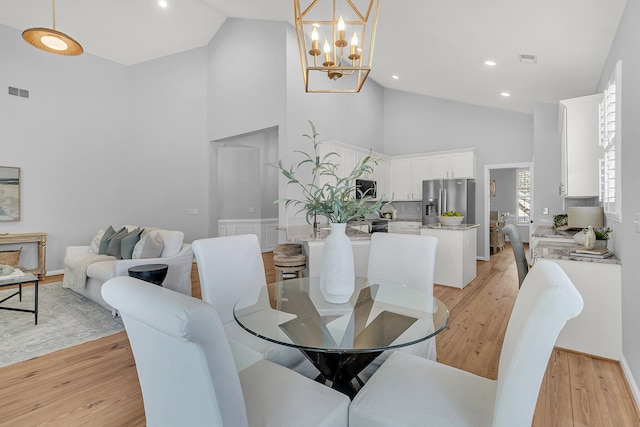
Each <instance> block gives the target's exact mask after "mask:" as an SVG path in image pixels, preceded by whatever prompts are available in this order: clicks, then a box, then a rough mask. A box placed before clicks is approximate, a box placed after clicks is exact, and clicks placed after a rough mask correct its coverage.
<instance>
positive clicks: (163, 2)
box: [158, 0, 169, 7]
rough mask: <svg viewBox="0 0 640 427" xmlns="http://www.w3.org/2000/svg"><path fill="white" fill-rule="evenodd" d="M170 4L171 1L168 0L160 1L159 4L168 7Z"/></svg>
mask: <svg viewBox="0 0 640 427" xmlns="http://www.w3.org/2000/svg"><path fill="white" fill-rule="evenodd" d="M168 5H169V3H167V1H166V0H160V1H158V6H160V7H167V6H168Z"/></svg>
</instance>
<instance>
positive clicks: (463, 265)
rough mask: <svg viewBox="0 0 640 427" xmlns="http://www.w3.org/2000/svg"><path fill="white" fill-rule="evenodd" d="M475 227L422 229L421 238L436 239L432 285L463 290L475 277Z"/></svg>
mask: <svg viewBox="0 0 640 427" xmlns="http://www.w3.org/2000/svg"><path fill="white" fill-rule="evenodd" d="M477 230H478V229H477V226H472V227H470V228H466V229H464V230H458V229H455V230H452V229H446V228H422V229H421V230H420V234H422V235H423V236H434V237H437V238H438V249H437V251H436V267H435V273H434V283H435V284H438V285H445V286H452V287H455V288H460V289H462V288H464V287H465V286H467V285H468V284H469V283H470V282H471V281H472V280H473V279H475V277H476V240H477Z"/></svg>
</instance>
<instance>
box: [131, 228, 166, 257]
mask: <svg viewBox="0 0 640 427" xmlns="http://www.w3.org/2000/svg"><path fill="white" fill-rule="evenodd" d="M163 247H164V245H163V243H162V237H161V236H160V234H158V233H147V234H146V235H145V236H144V237H142V238H141V239H140V241H138V243H136V245H135V246H134V247H133V254H132V255H131V259H143V258H160V255H161V254H162V249H163Z"/></svg>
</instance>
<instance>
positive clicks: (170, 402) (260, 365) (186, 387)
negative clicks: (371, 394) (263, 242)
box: [102, 276, 349, 427]
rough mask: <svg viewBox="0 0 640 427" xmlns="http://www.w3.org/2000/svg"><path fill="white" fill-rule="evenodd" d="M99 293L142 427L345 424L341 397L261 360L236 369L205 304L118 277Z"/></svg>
mask: <svg viewBox="0 0 640 427" xmlns="http://www.w3.org/2000/svg"><path fill="white" fill-rule="evenodd" d="M102 296H103V297H104V299H105V301H107V302H108V303H109V304H110V305H111V306H113V307H115V308H116V309H117V310H118V311H119V313H120V315H121V316H122V320H123V322H124V325H125V329H126V331H127V335H128V337H129V342H130V343H131V349H132V350H133V356H134V359H135V363H136V370H137V372H138V378H139V381H140V387H141V389H142V398H143V401H144V410H145V416H146V425H148V426H150V427H162V426H167V427H173V426H225V427H226V426H240V427H243V426H267V425H272V426H282V427H285V426H290V427H296V426H302V425H304V426H323V427H333V426H347V418H348V407H349V399H348V397H347V396H345V395H343V394H342V393H339V392H337V391H335V390H333V389H331V388H329V387H326V386H324V385H321V384H319V383H317V382H315V381H313V380H311V379H309V378H305V377H304V376H302V375H300V374H298V373H296V372H294V371H292V370H291V369H287V368H285V367H282V366H280V365H277V364H275V363H272V362H269V361H267V360H259V361H258V362H256V363H254V364H252V365H250V366H248V367H246V368H245V369H243V370H241V371H239V372H238V371H237V370H236V367H235V362H234V359H233V355H232V352H231V348H230V346H229V343H228V341H227V338H226V335H225V331H224V326H223V324H222V322H221V320H220V317H219V316H218V314H217V313H216V311H215V310H214V308H213V307H212V306H211V305H210V304H207V303H205V302H203V301H201V300H199V299H196V298H193V297H191V296H188V295H183V294H180V293H177V292H173V291H171V290H169V289H165V288H162V287H160V286H156V285H153V284H151V283H147V282H143V281H141V280H138V279H135V278H132V277H126V276H121V277H117V278H114V279H111V280H109V281H107V282H106V283H105V284H104V286H103V287H102Z"/></svg>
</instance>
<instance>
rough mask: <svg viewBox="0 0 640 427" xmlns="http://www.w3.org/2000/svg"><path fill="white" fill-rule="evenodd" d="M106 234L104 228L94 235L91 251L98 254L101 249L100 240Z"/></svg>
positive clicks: (90, 246)
mask: <svg viewBox="0 0 640 427" xmlns="http://www.w3.org/2000/svg"><path fill="white" fill-rule="evenodd" d="M103 236H104V230H99V231H98V234H96V235H95V236H94V237H93V240H92V241H91V245H89V253H90V254H97V253H98V252H99V251H100V242H101V241H102V237H103Z"/></svg>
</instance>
